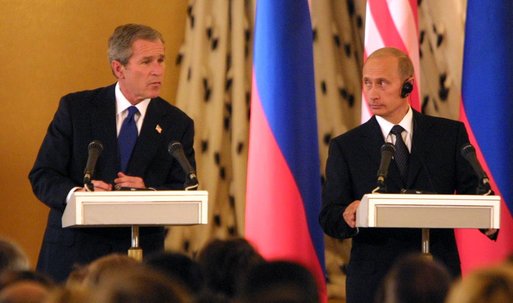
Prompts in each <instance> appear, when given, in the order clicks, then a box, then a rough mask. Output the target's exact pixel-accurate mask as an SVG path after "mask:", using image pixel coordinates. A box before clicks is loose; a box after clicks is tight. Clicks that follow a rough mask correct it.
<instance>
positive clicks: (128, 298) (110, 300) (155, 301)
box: [92, 266, 192, 303]
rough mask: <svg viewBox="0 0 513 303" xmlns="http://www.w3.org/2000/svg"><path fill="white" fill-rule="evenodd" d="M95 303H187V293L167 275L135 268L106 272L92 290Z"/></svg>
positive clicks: (146, 268)
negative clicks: (100, 281)
mask: <svg viewBox="0 0 513 303" xmlns="http://www.w3.org/2000/svg"><path fill="white" fill-rule="evenodd" d="M94 292H95V293H94V300H93V301H92V302H96V303H188V302H192V299H191V296H190V294H189V293H188V292H187V290H186V289H185V288H184V287H182V286H181V283H176V282H175V281H173V280H172V279H171V278H169V277H167V276H166V275H164V274H162V273H160V272H157V271H154V270H152V269H150V268H148V267H144V266H137V267H128V268H125V269H120V270H117V271H115V272H114V271H110V272H108V273H105V275H104V277H103V278H102V283H101V284H99V285H98V286H97V287H96V288H95V289H94Z"/></svg>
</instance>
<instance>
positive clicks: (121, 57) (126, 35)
mask: <svg viewBox="0 0 513 303" xmlns="http://www.w3.org/2000/svg"><path fill="white" fill-rule="evenodd" d="M136 40H146V41H156V40H160V41H161V42H162V43H164V39H163V38H162V34H161V33H159V32H158V31H157V30H155V29H153V28H151V27H149V26H147V25H142V24H125V25H120V26H118V27H116V29H115V30H114V32H113V33H112V36H110V38H109V50H108V55H109V62H110V63H111V62H112V61H114V60H116V61H119V62H120V63H121V64H122V65H126V64H127V63H128V60H129V59H130V57H131V56H132V44H133V43H134V42H135V41H136Z"/></svg>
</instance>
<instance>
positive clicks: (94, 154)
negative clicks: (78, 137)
mask: <svg viewBox="0 0 513 303" xmlns="http://www.w3.org/2000/svg"><path fill="white" fill-rule="evenodd" d="M87 149H88V152H89V155H88V157H87V163H86V166H85V169H84V187H85V188H86V190H88V191H94V186H93V184H92V183H91V179H92V178H93V174H94V168H95V166H96V161H98V158H99V157H100V154H101V153H102V151H103V145H102V143H101V142H100V141H98V140H93V141H91V143H89V146H88V147H87Z"/></svg>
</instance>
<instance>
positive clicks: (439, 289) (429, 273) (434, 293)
mask: <svg viewBox="0 0 513 303" xmlns="http://www.w3.org/2000/svg"><path fill="white" fill-rule="evenodd" d="M451 280H452V278H451V275H450V273H449V271H448V270H447V269H446V268H445V267H444V266H443V265H442V264H441V263H439V262H437V261H436V260H433V259H431V258H429V257H427V256H424V255H422V254H412V255H407V256H405V257H403V258H401V259H400V260H399V261H397V262H396V263H395V264H394V265H393V266H392V267H391V269H390V271H389V272H388V274H387V275H386V276H385V278H384V280H383V282H382V284H381V286H380V289H379V291H378V293H377V298H376V302H377V303H409V302H415V303H443V302H444V301H445V298H446V297H447V293H448V292H449V287H450V285H451V282H452V281H451Z"/></svg>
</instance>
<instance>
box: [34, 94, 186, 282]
mask: <svg viewBox="0 0 513 303" xmlns="http://www.w3.org/2000/svg"><path fill="white" fill-rule="evenodd" d="M114 88H115V85H111V86H108V87H104V88H99V89H95V90H90V91H83V92H78V93H72V94H69V95H67V96H64V97H63V98H62V99H61V101H60V104H59V108H58V109H57V112H56V114H55V116H54V118H53V121H52V122H51V124H50V126H49V127H48V132H47V134H46V136H45V138H44V141H43V143H42V145H41V148H40V150H39V154H38V156H37V159H36V161H35V164H34V167H33V168H32V170H31V171H30V174H29V179H30V182H31V184H32V189H33V191H34V193H35V195H36V196H37V197H38V198H39V199H40V200H41V201H42V202H43V203H45V204H46V205H47V206H48V207H50V213H49V216H48V225H47V227H46V231H45V235H44V239H43V244H42V248H41V251H40V255H39V261H38V266H37V268H38V270H39V271H42V272H45V273H48V274H50V275H51V276H52V277H53V278H55V279H56V280H58V281H62V280H63V279H65V278H66V277H67V275H68V274H69V272H70V271H71V269H72V267H73V265H74V264H86V263H89V262H90V261H92V260H94V259H96V258H98V257H100V256H103V255H106V254H109V253H113V252H121V253H126V251H127V249H128V248H129V247H130V244H131V243H130V229H129V228H104V229H102V228H83V229H77V228H75V229H72V228H65V229H63V228H62V225H61V217H62V214H63V211H64V208H65V207H66V196H67V195H68V193H69V191H70V190H71V189H72V188H73V187H76V186H82V185H83V183H82V182H83V177H84V168H85V165H86V162H87V157H88V145H89V143H90V142H91V141H92V140H95V139H96V140H100V141H101V142H102V144H103V147H104V149H103V152H102V154H101V155H100V157H99V159H98V162H97V165H96V169H95V173H94V176H93V179H96V180H103V181H105V182H108V183H113V180H114V179H115V178H116V174H117V172H118V171H119V151H118V145H117V134H116V101H115V92H114V91H115V89H114ZM157 126H159V127H160V129H161V131H160V132H159V131H157V128H159V127H157ZM193 137H194V124H193V121H192V119H190V118H189V117H188V116H187V115H186V114H185V113H184V112H182V111H181V110H179V109H178V108H176V107H174V106H172V105H170V104H169V103H167V102H166V101H165V100H163V99H161V98H154V99H152V100H151V101H150V103H149V105H148V109H147V112H146V115H145V118H144V121H143V125H142V128H141V131H140V134H139V137H138V139H137V143H136V146H135V147H134V151H133V154H132V157H131V160H130V163H129V164H128V169H127V172H126V173H127V174H128V175H132V176H139V177H142V178H143V179H144V182H145V184H146V186H147V187H153V188H156V189H183V184H184V181H185V174H184V172H183V171H182V169H181V167H180V166H179V164H178V162H176V161H175V160H174V159H173V158H172V156H171V155H169V153H168V151H167V146H168V144H169V142H170V141H173V140H176V141H179V142H181V143H182V145H183V147H184V150H185V154H186V156H187V158H188V159H189V161H190V162H191V164H192V165H193V166H195V162H194V149H193ZM163 243H164V229H163V228H142V229H141V231H140V245H141V247H142V248H143V249H144V253H145V254H148V253H150V252H152V251H156V250H162V249H163V245H164V244H163Z"/></svg>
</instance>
